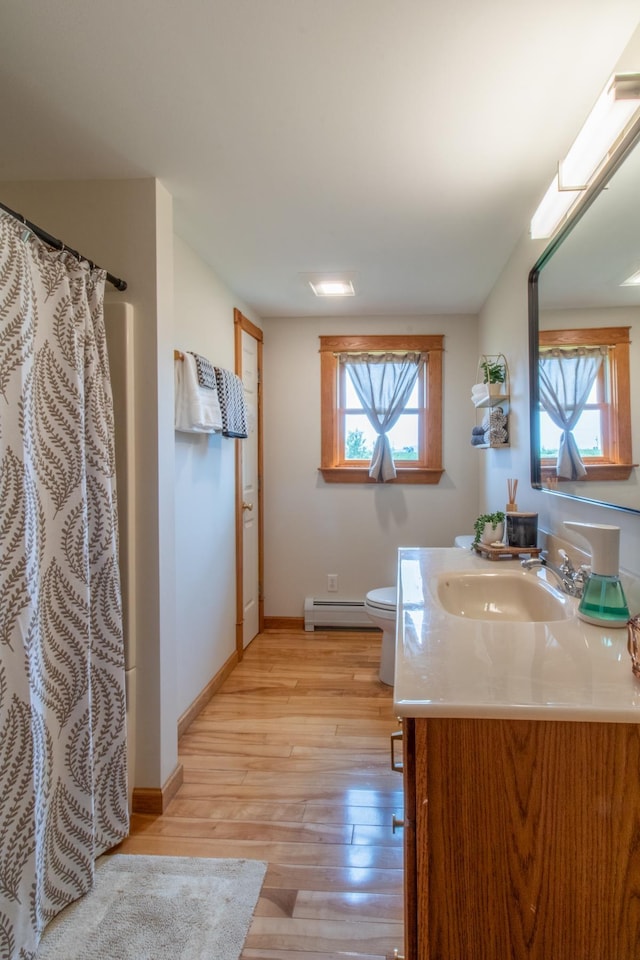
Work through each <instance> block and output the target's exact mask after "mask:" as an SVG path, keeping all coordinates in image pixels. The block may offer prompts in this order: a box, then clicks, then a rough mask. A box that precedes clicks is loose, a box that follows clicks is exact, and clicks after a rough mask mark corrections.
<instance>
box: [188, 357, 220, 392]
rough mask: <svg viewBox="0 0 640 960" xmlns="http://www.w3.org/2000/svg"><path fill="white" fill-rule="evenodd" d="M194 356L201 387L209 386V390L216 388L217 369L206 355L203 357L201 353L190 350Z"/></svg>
mask: <svg viewBox="0 0 640 960" xmlns="http://www.w3.org/2000/svg"><path fill="white" fill-rule="evenodd" d="M189 352H190V354H191V356H192V357H195V358H196V370H197V371H198V383H199V384H200V386H201V387H207V388H208V389H209V390H215V389H216V371H215V368H214V366H213V364H212V363H211V360H207V358H206V357H201V356H200V354H199V353H194V352H193V350H190V351H189Z"/></svg>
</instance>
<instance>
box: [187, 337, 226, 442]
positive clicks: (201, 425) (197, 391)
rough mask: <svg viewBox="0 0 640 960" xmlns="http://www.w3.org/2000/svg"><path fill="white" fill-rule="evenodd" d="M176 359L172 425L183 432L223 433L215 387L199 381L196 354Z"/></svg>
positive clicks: (188, 354)
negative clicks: (204, 384) (173, 418)
mask: <svg viewBox="0 0 640 960" xmlns="http://www.w3.org/2000/svg"><path fill="white" fill-rule="evenodd" d="M183 357H184V359H183V360H176V361H175V388H176V397H175V427H176V430H181V431H183V432H184V433H222V413H221V412H220V401H219V399H218V391H217V390H210V389H209V388H208V387H201V386H200V384H199V383H198V370H197V367H196V358H195V357H194V356H193V354H191V353H183Z"/></svg>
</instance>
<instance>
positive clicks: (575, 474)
mask: <svg viewBox="0 0 640 960" xmlns="http://www.w3.org/2000/svg"><path fill="white" fill-rule="evenodd" d="M603 354H606V347H603V348H601V347H572V348H569V349H566V348H565V349H560V348H558V347H556V348H553V349H551V350H545V351H542V350H541V351H540V357H539V361H538V370H539V379H540V403H541V405H542V408H543V410H545V411H546V412H547V413H548V414H549V416H550V418H551V420H552V421H553V423H555V425H556V426H557V427H560V429H561V430H562V433H561V435H560V446H559V449H558V460H557V463H556V476H558V477H563V478H564V479H566V480H579V479H580V477H584V476H585V474H586V472H587V469H586V467H585V465H584V463H583V461H582V457H581V456H580V451H579V450H578V444H577V443H576V439H575V437H574V435H573V432H572V431H573V428H574V427H575V425H576V424H577V422H578V420H579V419H580V416H581V414H582V411H583V410H584V407H585V404H586V402H587V400H588V398H589V394H590V393H591V388H592V386H593V384H594V381H595V379H596V377H597V375H598V370H599V369H600V367H601V365H602V358H603Z"/></svg>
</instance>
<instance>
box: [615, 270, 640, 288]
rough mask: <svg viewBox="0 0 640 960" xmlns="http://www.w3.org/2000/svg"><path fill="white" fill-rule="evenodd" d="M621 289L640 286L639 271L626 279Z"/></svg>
mask: <svg viewBox="0 0 640 960" xmlns="http://www.w3.org/2000/svg"><path fill="white" fill-rule="evenodd" d="M620 286H621V287H638V286H640V270H636V272H635V273H632V274H631V276H630V277H627V279H626V280H624V281H623V282H622V283H621V284H620Z"/></svg>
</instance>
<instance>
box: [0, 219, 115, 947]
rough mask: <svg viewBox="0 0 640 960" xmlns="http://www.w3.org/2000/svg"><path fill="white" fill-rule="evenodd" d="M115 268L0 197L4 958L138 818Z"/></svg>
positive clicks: (27, 941)
mask: <svg viewBox="0 0 640 960" xmlns="http://www.w3.org/2000/svg"><path fill="white" fill-rule="evenodd" d="M104 285H105V274H104V271H100V270H94V269H90V267H89V266H88V265H87V264H86V263H78V262H77V260H76V259H75V258H74V257H72V256H71V255H69V254H68V253H64V252H62V253H61V252H52V251H51V250H50V249H49V248H48V247H46V246H45V245H44V244H43V243H41V242H40V241H39V240H38V239H37V238H35V237H34V236H33V235H31V234H29V233H28V232H27V231H26V230H25V228H24V227H23V225H22V224H20V223H19V222H18V221H17V220H15V219H14V218H13V217H11V216H10V215H8V214H4V212H2V211H0V957H1V958H2V960H28V958H32V957H33V956H35V951H36V948H37V944H38V941H39V939H40V936H41V934H42V931H43V929H44V927H45V926H46V924H47V923H48V922H49V921H50V920H51V919H52V918H53V917H54V916H55V915H56V914H57V913H58V912H59V911H60V910H61V909H62V908H63V907H64V906H65V905H66V904H68V903H70V902H71V901H73V900H75V899H77V898H78V897H80V896H82V895H83V894H84V893H86V892H87V891H88V890H89V889H90V888H91V886H92V882H93V871H94V860H95V859H96V857H97V856H99V855H100V854H101V853H103V852H104V851H105V850H107V849H109V848H110V847H112V846H114V844H116V843H118V842H119V841H120V840H121V839H122V838H123V837H124V836H126V834H127V832H128V806H127V782H126V729H125V693H124V646H123V637H122V615H121V596H120V580H119V572H118V563H117V528H116V502H115V480H114V477H115V465H114V441H113V409H112V399H111V387H110V382H109V370H108V360H107V352H106V342H105V333H104V317H103V297H104Z"/></svg>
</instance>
